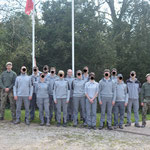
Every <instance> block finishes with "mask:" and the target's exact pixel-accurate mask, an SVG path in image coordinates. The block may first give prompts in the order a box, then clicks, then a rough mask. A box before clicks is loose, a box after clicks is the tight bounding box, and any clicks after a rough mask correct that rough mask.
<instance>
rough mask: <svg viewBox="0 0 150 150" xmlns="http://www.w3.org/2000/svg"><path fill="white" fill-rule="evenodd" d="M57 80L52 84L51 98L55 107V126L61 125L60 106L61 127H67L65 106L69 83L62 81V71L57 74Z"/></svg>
mask: <svg viewBox="0 0 150 150" xmlns="http://www.w3.org/2000/svg"><path fill="white" fill-rule="evenodd" d="M58 76H59V79H57V80H55V82H54V89H53V96H54V102H55V104H56V107H57V126H58V127H59V126H60V125H61V106H62V107H63V126H64V127H66V126H67V104H68V103H69V98H70V86H69V82H68V81H67V80H65V79H64V71H63V70H60V71H59V72H58Z"/></svg>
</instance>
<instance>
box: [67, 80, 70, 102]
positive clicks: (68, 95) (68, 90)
mask: <svg viewBox="0 0 150 150" xmlns="http://www.w3.org/2000/svg"><path fill="white" fill-rule="evenodd" d="M67 84H68V86H67V103H68V102H69V100H70V85H69V82H68V81H67Z"/></svg>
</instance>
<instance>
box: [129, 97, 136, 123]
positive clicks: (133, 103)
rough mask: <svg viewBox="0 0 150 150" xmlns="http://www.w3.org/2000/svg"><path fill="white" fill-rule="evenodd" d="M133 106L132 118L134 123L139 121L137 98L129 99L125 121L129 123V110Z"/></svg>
mask: <svg viewBox="0 0 150 150" xmlns="http://www.w3.org/2000/svg"><path fill="white" fill-rule="evenodd" d="M132 106H133V112H134V119H135V123H136V124H137V123H138V122H139V100H138V99H129V100H128V106H127V122H128V123H131V110H132Z"/></svg>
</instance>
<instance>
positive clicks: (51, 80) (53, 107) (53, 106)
mask: <svg viewBox="0 0 150 150" xmlns="http://www.w3.org/2000/svg"><path fill="white" fill-rule="evenodd" d="M56 79H58V76H57V75H56V68H55V67H51V68H50V75H49V76H48V77H47V78H46V81H48V82H49V85H50V88H49V101H50V106H49V111H50V121H51V120H52V118H53V112H55V121H57V119H56V114H57V108H56V104H55V103H54V99H53V86H54V82H55V80H56Z"/></svg>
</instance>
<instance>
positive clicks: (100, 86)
mask: <svg viewBox="0 0 150 150" xmlns="http://www.w3.org/2000/svg"><path fill="white" fill-rule="evenodd" d="M101 90H102V83H101V82H99V94H98V101H99V103H100V104H102V100H101Z"/></svg>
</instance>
